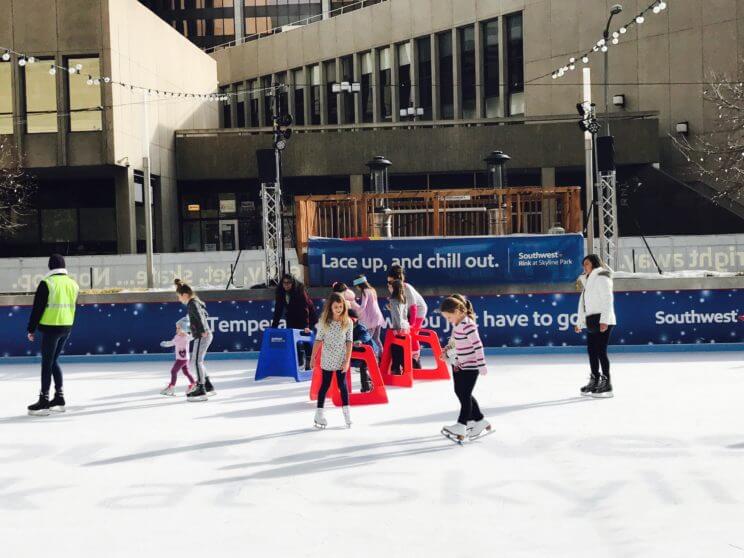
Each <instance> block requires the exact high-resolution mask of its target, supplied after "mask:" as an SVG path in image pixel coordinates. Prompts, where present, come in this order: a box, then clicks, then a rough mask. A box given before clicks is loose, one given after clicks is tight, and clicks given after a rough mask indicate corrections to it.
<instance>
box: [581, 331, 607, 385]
mask: <svg viewBox="0 0 744 558" xmlns="http://www.w3.org/2000/svg"><path fill="white" fill-rule="evenodd" d="M612 327H613V326H607V331H605V332H600V331H599V330H597V331H594V332H592V331H590V332H589V333H588V334H587V338H586V349H587V352H588V353H589V366H590V367H591V369H592V377H594V378H596V377H598V376H599V367H600V365H602V374H603V375H604V376H605V378H607V379H608V380H609V379H610V359H609V358H608V357H607V345H609V344H610V333H612Z"/></svg>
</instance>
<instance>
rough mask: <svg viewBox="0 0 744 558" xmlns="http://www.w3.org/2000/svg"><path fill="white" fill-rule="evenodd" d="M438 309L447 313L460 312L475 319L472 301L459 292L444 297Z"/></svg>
mask: <svg viewBox="0 0 744 558" xmlns="http://www.w3.org/2000/svg"><path fill="white" fill-rule="evenodd" d="M439 311H440V312H447V313H448V314H454V313H455V312H462V313H463V314H465V316H467V317H468V318H470V319H471V320H473V321H475V309H474V308H473V303H472V302H470V301H469V300H468V299H467V298H465V297H464V296H462V295H461V294H453V295H450V296H448V297H447V298H445V299H444V300H443V301H442V304H441V306H440V307H439Z"/></svg>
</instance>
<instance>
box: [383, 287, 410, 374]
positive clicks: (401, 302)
mask: <svg viewBox="0 0 744 558" xmlns="http://www.w3.org/2000/svg"><path fill="white" fill-rule="evenodd" d="M388 292H389V293H390V304H389V305H388V309H389V310H390V321H391V322H392V325H393V330H395V333H400V334H407V333H409V332H410V330H411V326H410V324H409V322H408V306H407V299H406V292H405V287H404V285H403V281H401V280H400V279H395V280H393V281H391V282H389V283H388ZM390 351H391V357H392V364H391V366H390V373H391V374H395V375H396V376H399V375H401V374H403V347H401V346H400V345H392V346H391V347H390Z"/></svg>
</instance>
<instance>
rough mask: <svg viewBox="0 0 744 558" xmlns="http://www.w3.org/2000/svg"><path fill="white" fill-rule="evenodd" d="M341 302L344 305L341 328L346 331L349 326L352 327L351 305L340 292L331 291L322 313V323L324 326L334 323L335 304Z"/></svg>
mask: <svg viewBox="0 0 744 558" xmlns="http://www.w3.org/2000/svg"><path fill="white" fill-rule="evenodd" d="M334 303H341V304H342V305H343V307H344V311H343V313H342V314H341V330H342V331H346V330H347V328H349V327H351V326H352V324H351V318H349V305H348V304H346V300H344V297H343V296H341V295H340V294H339V293H331V294H330V295H329V296H328V298H327V299H326V301H325V306H323V313H322V314H321V315H320V324H321V325H322V326H323V327H328V326H330V325H331V324H332V323H333V304H334Z"/></svg>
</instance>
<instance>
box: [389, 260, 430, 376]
mask: <svg viewBox="0 0 744 558" xmlns="http://www.w3.org/2000/svg"><path fill="white" fill-rule="evenodd" d="M396 279H397V280H400V281H402V282H403V287H404V288H405V293H406V301H407V302H408V323H409V324H410V326H411V350H412V351H413V367H414V368H421V344H420V343H419V342H418V339H417V338H416V334H417V333H418V332H419V331H421V326H422V325H423V324H424V318H426V312H427V311H428V308H427V306H426V302H425V301H424V297H422V296H421V295H420V294H419V292H418V291H417V290H416V289H414V288H413V285H411V284H410V283H406V274H405V272H404V271H403V268H402V267H401V266H399V265H397V264H396V265H391V266H390V270H389V271H388V284H389V283H390V282H391V281H395V280H396Z"/></svg>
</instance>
